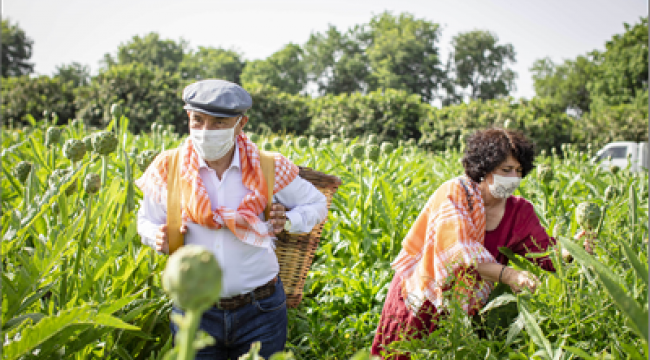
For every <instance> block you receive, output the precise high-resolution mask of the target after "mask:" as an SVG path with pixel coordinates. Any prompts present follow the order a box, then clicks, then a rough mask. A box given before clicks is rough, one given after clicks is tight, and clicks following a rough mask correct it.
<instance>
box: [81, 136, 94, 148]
mask: <svg viewBox="0 0 650 360" xmlns="http://www.w3.org/2000/svg"><path fill="white" fill-rule="evenodd" d="M82 141H83V142H84V145H86V151H87V152H91V151H93V136H92V135H87V136H86V137H84V138H83V140H82Z"/></svg>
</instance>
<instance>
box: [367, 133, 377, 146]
mask: <svg viewBox="0 0 650 360" xmlns="http://www.w3.org/2000/svg"><path fill="white" fill-rule="evenodd" d="M368 144H375V145H376V144H377V135H375V134H370V135H368Z"/></svg>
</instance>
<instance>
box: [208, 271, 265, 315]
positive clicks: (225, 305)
mask: <svg viewBox="0 0 650 360" xmlns="http://www.w3.org/2000/svg"><path fill="white" fill-rule="evenodd" d="M277 279H278V278H277V276H276V277H274V278H273V279H271V280H270V281H269V282H267V283H266V284H264V285H262V286H258V287H256V288H255V289H254V290H253V291H251V292H248V293H246V294H241V295H236V296H233V297H229V298H223V299H220V300H219V301H218V302H216V303H215V304H214V306H216V307H217V308H218V309H221V310H235V309H239V308H240V307H242V306H244V305H248V304H250V303H251V302H252V301H253V296H254V297H255V300H262V299H266V298H267V297H269V296H271V295H273V294H274V293H275V283H276V282H277ZM251 295H253V296H251Z"/></svg>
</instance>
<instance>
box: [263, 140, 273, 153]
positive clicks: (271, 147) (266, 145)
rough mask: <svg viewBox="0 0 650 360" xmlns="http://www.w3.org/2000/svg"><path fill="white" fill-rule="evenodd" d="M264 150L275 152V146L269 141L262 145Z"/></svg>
mask: <svg viewBox="0 0 650 360" xmlns="http://www.w3.org/2000/svg"><path fill="white" fill-rule="evenodd" d="M262 149H264V150H266V151H271V150H273V144H271V143H270V142H268V141H265V142H264V144H262Z"/></svg>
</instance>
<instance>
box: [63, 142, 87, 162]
mask: <svg viewBox="0 0 650 360" xmlns="http://www.w3.org/2000/svg"><path fill="white" fill-rule="evenodd" d="M84 155H86V144H84V142H83V141H82V140H78V139H68V140H67V141H66V142H65V144H63V156H65V157H66V158H67V159H68V160H70V162H72V163H73V164H74V163H76V162H77V161H81V159H83V158H84Z"/></svg>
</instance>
